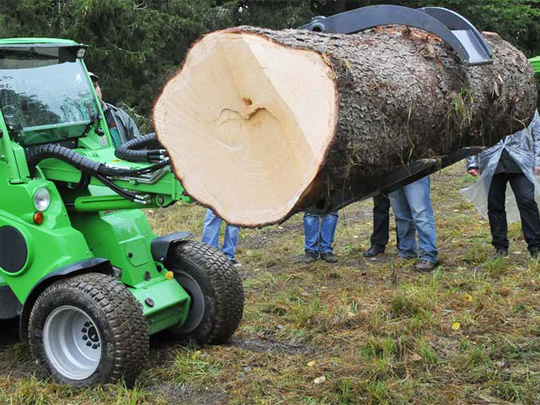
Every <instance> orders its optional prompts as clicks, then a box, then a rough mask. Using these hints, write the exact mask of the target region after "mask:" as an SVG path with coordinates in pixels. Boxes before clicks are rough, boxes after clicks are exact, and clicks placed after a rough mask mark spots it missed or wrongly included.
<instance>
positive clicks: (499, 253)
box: [495, 248, 508, 259]
mask: <svg viewBox="0 0 540 405" xmlns="http://www.w3.org/2000/svg"><path fill="white" fill-rule="evenodd" d="M506 256H508V249H506V248H498V249H497V250H496V251H495V259H500V258H501V257H506Z"/></svg>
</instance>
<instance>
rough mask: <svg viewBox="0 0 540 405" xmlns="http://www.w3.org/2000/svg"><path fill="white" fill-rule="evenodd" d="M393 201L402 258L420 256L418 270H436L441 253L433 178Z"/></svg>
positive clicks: (411, 186)
mask: <svg viewBox="0 0 540 405" xmlns="http://www.w3.org/2000/svg"><path fill="white" fill-rule="evenodd" d="M389 198H390V205H391V206H392V211H394V217H395V219H396V228H397V244H398V250H399V257H401V258H403V259H413V258H416V257H418V259H419V260H418V262H417V263H416V266H415V268H416V270H418V271H425V272H427V271H432V270H433V269H434V268H435V267H436V266H437V257H438V254H439V251H438V249H437V246H436V239H437V236H436V233H435V221H434V219H433V208H432V206H431V191H430V179H429V176H426V177H424V178H422V179H420V180H417V181H415V182H414V183H411V184H408V185H406V186H404V187H402V188H400V189H398V190H396V191H393V192H392V193H390V194H389ZM416 235H418V244H417V242H416Z"/></svg>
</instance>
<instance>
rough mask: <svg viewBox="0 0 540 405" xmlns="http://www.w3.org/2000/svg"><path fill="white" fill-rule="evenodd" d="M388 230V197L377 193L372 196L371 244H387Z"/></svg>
mask: <svg viewBox="0 0 540 405" xmlns="http://www.w3.org/2000/svg"><path fill="white" fill-rule="evenodd" d="M389 230H390V199H389V198H388V196H387V195H386V194H377V195H376V196H375V197H373V234H372V235H371V238H370V242H371V246H375V245H378V246H383V247H384V246H386V245H388V238H389Z"/></svg>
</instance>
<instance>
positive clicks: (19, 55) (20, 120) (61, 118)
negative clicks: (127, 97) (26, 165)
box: [0, 47, 98, 146]
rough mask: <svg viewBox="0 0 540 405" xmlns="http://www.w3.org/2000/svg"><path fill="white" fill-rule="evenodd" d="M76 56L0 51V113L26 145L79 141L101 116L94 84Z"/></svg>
mask: <svg viewBox="0 0 540 405" xmlns="http://www.w3.org/2000/svg"><path fill="white" fill-rule="evenodd" d="M73 52H74V51H73V49H71V48H62V47H51V48H46V47H39V48H37V47H35V48H30V47H29V48H21V49H18V48H15V49H1V48H0V109H1V111H2V114H3V116H4V120H5V122H6V125H7V126H8V128H10V130H14V131H15V132H16V140H17V141H19V142H20V143H21V144H22V145H23V146H25V145H33V144H39V143H47V142H55V141H62V140H66V139H69V138H74V137H78V136H81V135H83V134H84V131H85V128H86V127H87V126H88V125H89V124H91V123H92V122H93V121H94V120H95V119H96V117H97V116H98V107H97V103H96V99H95V97H94V93H93V89H92V84H91V82H90V80H89V79H88V77H87V75H86V72H85V70H84V67H83V64H82V62H81V60H80V59H78V58H76V57H75V55H74V54H73Z"/></svg>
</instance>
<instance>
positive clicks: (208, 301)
mask: <svg viewBox="0 0 540 405" xmlns="http://www.w3.org/2000/svg"><path fill="white" fill-rule="evenodd" d="M171 250H172V253H169V256H168V258H167V261H166V267H167V268H168V269H169V270H171V271H172V272H174V273H175V276H176V278H177V280H178V281H179V282H180V280H179V278H178V276H177V275H178V274H179V273H180V272H185V273H187V274H188V275H189V276H191V277H192V278H193V279H194V280H195V281H196V282H197V284H198V286H199V287H200V289H201V290H202V294H203V295H204V301H205V307H204V314H203V317H202V320H201V322H200V324H199V326H197V328H196V329H195V330H193V331H192V332H191V333H189V334H182V333H180V332H178V329H175V328H174V327H173V328H171V331H172V332H173V333H175V334H176V335H177V336H178V337H179V338H181V339H194V340H196V341H197V342H198V343H200V344H220V343H224V342H226V341H227V340H228V339H229V338H230V337H231V336H232V335H233V334H234V332H235V331H236V329H237V328H238V325H240V321H241V320H242V314H243V312H244V289H243V286H242V280H241V278H240V276H239V275H238V272H237V271H236V268H235V267H234V266H233V265H232V263H231V262H230V261H229V260H228V259H227V258H226V257H225V255H223V254H222V253H221V252H218V251H216V250H215V249H214V248H213V247H212V246H209V245H207V244H204V243H200V242H193V241H183V242H180V243H178V244H177V245H176V246H175V247H174V248H173V249H171ZM180 284H182V283H181V282H180ZM188 317H189V315H188Z"/></svg>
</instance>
